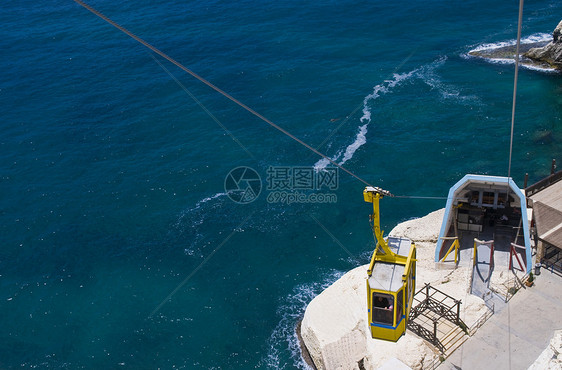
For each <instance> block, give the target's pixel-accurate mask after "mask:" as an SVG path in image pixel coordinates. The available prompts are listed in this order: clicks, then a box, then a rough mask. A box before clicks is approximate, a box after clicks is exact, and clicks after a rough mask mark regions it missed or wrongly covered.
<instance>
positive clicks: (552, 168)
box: [550, 158, 556, 175]
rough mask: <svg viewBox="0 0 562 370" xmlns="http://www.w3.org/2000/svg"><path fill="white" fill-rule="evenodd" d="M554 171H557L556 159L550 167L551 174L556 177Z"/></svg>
mask: <svg viewBox="0 0 562 370" xmlns="http://www.w3.org/2000/svg"><path fill="white" fill-rule="evenodd" d="M554 170H556V159H554V158H553V159H552V165H551V166H550V174H551V175H554Z"/></svg>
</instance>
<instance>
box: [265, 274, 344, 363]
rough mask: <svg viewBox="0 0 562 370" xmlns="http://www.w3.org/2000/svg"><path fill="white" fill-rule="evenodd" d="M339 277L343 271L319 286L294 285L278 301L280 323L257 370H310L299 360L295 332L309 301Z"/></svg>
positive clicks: (299, 351) (328, 276)
mask: <svg viewBox="0 0 562 370" xmlns="http://www.w3.org/2000/svg"><path fill="white" fill-rule="evenodd" d="M343 274H344V272H343V271H337V270H332V271H330V272H329V273H327V274H326V275H325V276H324V277H323V278H322V279H320V281H319V282H312V283H308V284H300V285H297V286H296V287H294V288H293V292H292V293H290V294H289V295H288V296H287V297H284V298H282V299H281V301H282V302H283V304H282V305H281V306H280V307H279V308H278V309H277V314H278V315H279V316H280V317H281V319H280V321H279V323H278V324H277V326H276V327H275V329H274V330H273V332H272V333H271V335H270V337H269V339H268V340H267V347H268V351H267V354H266V355H265V356H264V357H263V358H262V359H261V360H260V363H259V364H258V366H257V367H260V368H261V367H267V368H270V369H284V368H287V367H288V368H298V369H310V366H308V364H307V363H306V362H304V360H303V358H302V356H301V349H300V344H299V339H298V337H297V333H296V330H295V329H296V327H297V324H298V322H299V320H301V319H302V317H303V315H304V311H305V310H306V307H307V306H308V304H309V303H310V301H312V299H313V298H314V297H316V296H317V295H318V294H320V293H321V292H322V291H323V290H324V289H326V288H327V287H328V286H330V285H331V284H333V283H334V281H336V280H338V279H339V278H340V277H342V276H343ZM287 350H288V351H289V353H290V356H289V358H287V356H284V355H283V353H286V351H287ZM288 362H292V363H288Z"/></svg>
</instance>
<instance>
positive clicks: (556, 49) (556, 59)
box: [468, 21, 562, 71]
mask: <svg viewBox="0 0 562 370" xmlns="http://www.w3.org/2000/svg"><path fill="white" fill-rule="evenodd" d="M519 53H520V55H521V57H520V60H519V63H520V64H521V65H523V66H527V67H531V68H537V69H542V70H557V71H562V21H560V23H559V24H558V26H556V28H555V29H554V31H553V33H552V41H550V42H548V41H545V42H532V43H523V44H521V45H520V47H519ZM468 54H469V55H471V56H474V57H479V58H485V59H492V60H497V61H502V60H503V61H510V62H511V61H514V60H515V55H516V45H508V46H501V47H496V48H488V49H486V48H484V49H477V50H472V51H470V52H469V53H468Z"/></svg>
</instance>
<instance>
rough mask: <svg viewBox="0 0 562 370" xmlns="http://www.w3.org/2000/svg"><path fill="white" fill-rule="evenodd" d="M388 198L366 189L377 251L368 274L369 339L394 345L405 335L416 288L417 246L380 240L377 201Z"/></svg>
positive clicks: (401, 240) (404, 241)
mask: <svg viewBox="0 0 562 370" xmlns="http://www.w3.org/2000/svg"><path fill="white" fill-rule="evenodd" d="M385 195H391V194H390V193H389V192H387V191H386V190H382V189H380V188H374V187H371V186H368V187H366V188H365V190H364V191H363V197H364V198H365V201H366V202H369V203H373V215H372V216H371V222H372V225H371V226H372V228H373V234H374V236H375V242H376V247H375V251H374V252H373V256H372V257H371V263H370V264H369V269H368V270H367V275H368V278H367V311H368V315H369V317H368V319H369V325H370V328H371V336H372V337H373V338H376V339H385V340H391V341H393V342H396V341H397V340H398V339H400V337H401V336H402V334H404V332H405V331H406V326H407V323H408V316H409V314H410V309H411V306H412V301H413V298H414V293H415V288H416V246H415V245H414V243H412V242H411V240H410V239H407V238H397V237H388V238H387V239H385V238H383V232H382V231H381V229H380V217H379V216H380V211H379V200H380V199H381V198H382V197H383V196H385Z"/></svg>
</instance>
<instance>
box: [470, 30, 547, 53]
mask: <svg viewBox="0 0 562 370" xmlns="http://www.w3.org/2000/svg"><path fill="white" fill-rule="evenodd" d="M547 41H552V34H550V33H534V34H532V35H530V36H527V37H524V38H522V39H521V44H532V43H535V42H547ZM515 44H517V39H513V40H507V41H499V42H493V43H487V44H481V45H478V46H477V47H476V48H474V49H472V50H470V51H469V53H470V52H474V51H483V50H493V49H497V48H503V47H506V46H513V45H515Z"/></svg>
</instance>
